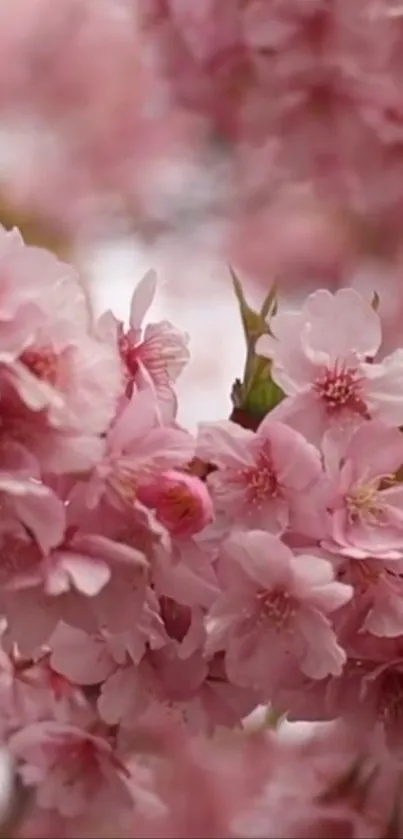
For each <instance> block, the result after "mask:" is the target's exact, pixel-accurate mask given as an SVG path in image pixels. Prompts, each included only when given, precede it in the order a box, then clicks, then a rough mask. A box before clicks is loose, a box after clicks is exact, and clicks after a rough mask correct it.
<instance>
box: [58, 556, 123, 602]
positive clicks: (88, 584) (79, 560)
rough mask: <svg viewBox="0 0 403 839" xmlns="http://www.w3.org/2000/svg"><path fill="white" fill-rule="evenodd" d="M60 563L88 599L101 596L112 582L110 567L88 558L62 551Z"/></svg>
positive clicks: (59, 557) (59, 558)
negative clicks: (97, 595)
mask: <svg viewBox="0 0 403 839" xmlns="http://www.w3.org/2000/svg"><path fill="white" fill-rule="evenodd" d="M58 562H59V564H60V567H61V568H62V569H63V570H64V571H66V573H67V574H68V575H69V577H70V579H71V581H72V583H73V584H74V586H75V588H76V589H77V590H78V591H80V592H81V593H82V594H85V595H87V597H94V596H95V595H96V594H99V592H100V591H101V590H102V589H103V588H104V586H106V584H107V583H108V582H109V580H110V576H111V572H110V569H109V566H108V565H106V563H105V562H101V561H99V560H94V559H90V558H89V557H88V556H84V555H80V554H78V553H77V554H76V553H67V552H64V551H63V552H62V551H60V552H59V553H58Z"/></svg>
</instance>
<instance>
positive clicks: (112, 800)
mask: <svg viewBox="0 0 403 839" xmlns="http://www.w3.org/2000/svg"><path fill="white" fill-rule="evenodd" d="M9 746H10V750H11V753H12V755H13V756H14V758H15V759H16V760H17V765H18V771H19V774H20V775H21V778H22V780H23V782H24V784H26V785H27V786H28V787H32V788H34V789H36V795H37V801H38V804H39V806H40V807H43V808H44V809H56V810H58V811H59V812H60V813H61V815H63V816H65V817H74V816H77V815H78V814H80V813H83V812H84V811H85V810H86V808H87V807H89V806H90V807H91V808H94V809H95V812H96V813H97V816H99V815H100V813H101V812H105V810H106V808H107V807H109V806H110V805H111V804H113V805H114V806H116V803H119V805H120V806H123V807H124V806H126V807H128V808H129V807H130V804H131V796H130V791H129V788H128V785H127V783H125V780H124V779H125V778H127V777H128V775H129V772H128V770H127V769H126V767H125V765H124V763H123V762H122V761H121V760H120V759H119V757H118V756H117V755H116V754H115V753H114V750H113V748H112V746H111V745H110V744H109V743H108V741H107V740H106V739H104V738H102V737H99V736H96V735H93V734H91V733H89V732H86V731H83V730H80V729H79V728H75V727H74V726H72V725H63V724H61V723H56V722H51V721H49V722H48V721H46V722H41V723H35V724H33V725H28V726H26V727H25V728H23V729H21V731H19V732H18V733H17V734H15V735H14V736H13V737H12V738H11V739H10V742H9Z"/></svg>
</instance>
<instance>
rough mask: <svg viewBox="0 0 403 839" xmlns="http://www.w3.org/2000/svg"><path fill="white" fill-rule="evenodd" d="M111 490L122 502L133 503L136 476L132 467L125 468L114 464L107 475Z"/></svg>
mask: <svg viewBox="0 0 403 839" xmlns="http://www.w3.org/2000/svg"><path fill="white" fill-rule="evenodd" d="M108 483H109V486H110V488H111V489H112V491H113V492H114V493H115V495H117V497H118V498H119V500H120V501H123V502H124V504H133V503H134V501H135V499H136V497H137V492H138V477H137V475H136V473H135V472H133V470H132V469H127V468H125V467H123V466H121V465H120V464H119V463H116V464H115V468H114V469H113V470H112V472H111V474H110V475H109V477H108Z"/></svg>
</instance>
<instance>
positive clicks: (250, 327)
mask: <svg viewBox="0 0 403 839" xmlns="http://www.w3.org/2000/svg"><path fill="white" fill-rule="evenodd" d="M230 271H231V277H232V284H233V286H234V291H235V294H236V298H237V300H238V303H239V309H240V312H241V318H242V325H243V330H244V333H245V338H246V342H247V344H248V345H249V343H250V339H254V340H256V338H258V337H259V335H262V334H263V332H264V323H263V321H262V316H261V315H260V314H259V312H255V311H254V310H253V309H252V308H251V307H250V306H249V304H248V303H247V302H246V298H245V295H244V292H243V288H242V284H241V282H240V280H239V279H238V277H237V275H236V273H235V271H234V270H233V269H232V268H230ZM262 326H263V329H262Z"/></svg>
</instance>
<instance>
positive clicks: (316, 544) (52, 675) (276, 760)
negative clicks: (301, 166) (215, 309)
mask: <svg viewBox="0 0 403 839" xmlns="http://www.w3.org/2000/svg"><path fill="white" fill-rule="evenodd" d="M156 285H157V280H156V276H155V274H154V273H153V272H152V271H150V272H149V273H148V274H147V275H146V276H145V277H144V278H143V279H142V280H141V281H140V282H139V283H138V285H137V287H136V288H135V290H134V293H133V297H132V302H131V308H130V313H129V322H128V323H127V324H126V323H123V322H120V321H119V320H118V319H117V318H116V317H115V316H114V314H113V313H112V312H111V311H109V312H106V313H104V314H103V315H102V316H101V317H100V318H97V317H95V315H94V313H93V311H92V308H91V302H90V300H89V299H88V296H87V294H86V293H85V290H84V287H83V286H82V284H81V282H80V278H79V277H78V276H77V274H76V273H75V271H74V270H73V269H72V268H71V267H70V266H68V265H67V264H64V263H62V262H59V261H58V260H57V259H56V257H55V256H53V255H52V254H50V253H48V252H46V251H44V250H41V249H38V248H35V247H28V246H26V245H25V244H24V241H23V239H22V237H21V236H20V234H19V233H18V231H17V230H12V231H11V232H7V231H6V230H4V229H1V230H0V396H1V403H0V505H1V512H2V515H1V522H0V615H1V655H0V740H1V742H2V744H3V746H4V747H5V748H6V749H7V751H8V753H9V755H10V757H11V759H12V761H13V765H14V769H15V776H16V779H17V780H18V784H17V789H18V790H19V791H20V792H19V794H18V795H17V799H16V800H17V806H16V820H17V823H16V824H14V826H13V831H14V832H12V831H11V829H10V827H8V830H6V833H4V835H15V836H20V837H22V838H23V837H27V838H28V837H33V838H34V837H39V836H41V837H42V836H60V837H62V836H69V837H73V836H77V837H78V836H82V835H84V834H85V835H94V836H96V835H101V834H102V835H104V833H103V832H102V831H104V830H106V829H107V828H106V827H105V826H107V825H109V826H110V834H111V835H115V836H116V835H122V836H127V837H128V839H130V837H137V836H152V835H158V836H161V837H163V836H166V837H172V836H195V837H196V836H198V837H213V836H214V837H218V836H222V837H228V836H234V837H242V836H244V837H249V836H252V835H253V836H256V837H264V836H268V835H273V836H274V835H276V836H277V835H281V836H284V837H288V836H296V835H298V836H301V837H306V836H313V835H318V836H319V835H322V832H323V830H325V833H326V835H329V836H330V835H334V836H340V835H349V836H357V837H358V836H361V835H368V836H371V837H380V839H381V837H383V836H386V835H388V836H389V835H391V834H389V833H387V831H388V830H389V829H391V828H390V827H389V826H390V824H392V823H393V824H394V825H395V824H396V825H397V826H396V827H395V828H394V829H395V833H394V834H393V835H398V836H401V835H403V822H402V821H401V817H400V809H399V806H398V805H399V795H400V789H401V760H402V758H403V737H402V735H403V724H402V722H403V713H402V708H403V702H402V697H403V482H402V466H403V433H402V431H401V430H400V429H401V427H402V426H403V349H400V348H395V349H394V350H393V351H392V352H391V353H390V354H385V351H384V349H383V338H382V329H381V321H380V317H379V314H378V312H377V304H378V300H377V297H376V296H375V297H374V299H373V301H372V304H371V303H368V302H366V301H365V299H364V298H362V297H360V295H359V294H358V292H357V291H355V290H354V289H352V288H348V287H346V288H343V289H341V290H339V291H337V292H336V293H334V294H332V293H330V292H329V291H327V290H319V291H316V292H315V293H313V294H312V295H310V296H309V297H308V298H307V299H306V301H305V302H304V304H303V305H302V307H301V308H300V309H299V310H298V311H289V310H288V309H286V308H283V307H282V306H281V303H280V305H279V303H278V301H277V300H276V298H275V295H274V293H271V294H270V295H269V299H268V301H267V302H266V305H265V306H264V307H263V309H262V312H263V315H265V317H263V316H262V317H261V318H259V317H258V316H257V315H256V314H255V315H254V314H253V312H252V311H251V310H250V309H246V305H245V303H244V301H243V298H242V295H241V292H240V288H239V285H238V284H237V283H235V286H236V290H237V294H238V298H239V299H240V300H241V312H242V317H243V322H244V326H246V332H247V334H248V328H249V327H248V323H249V324H250V322H252V321H253V322H254V323H255V325H256V324H257V323H259V329H258V330H257V331H256V330H255V335H254V339H253V342H252V343H250V342H249V345H248V362H247V367H246V373H245V380H244V382H243V383H242V384H241V383H239V382H238V383H237V385H236V386H235V388H234V392H233V399H234V412H233V414H232V417H233V418H232V419H228V420H222V421H219V422H210V423H202V424H200V425H199V427H198V428H197V431H196V432H195V433H194V434H192V433H190V432H189V431H188V430H186V429H185V428H183V427H181V425H180V423H179V421H178V412H177V407H178V406H177V397H176V391H175V385H176V381H177V379H178V376H179V375H180V373H181V371H182V370H183V368H184V366H185V365H186V363H187V361H188V358H189V348H188V337H187V336H186V335H184V334H182V333H181V332H180V331H179V330H178V329H177V328H176V327H175V326H174V325H172V324H171V323H169V322H167V321H162V322H158V323H152V322H147V313H148V310H149V308H150V305H151V303H152V301H153V298H154V295H155V293H156ZM252 316H253V317H252ZM258 336H259V337H258ZM251 371H254V372H253V375H252V373H251ZM256 376H257V378H256ZM258 379H259V387H260V388H262V387H263V390H265V389H266V391H265V392H266V393H268V394H269V395H270V399H269V401H266V404H265V409H264V410H263V411H262V412H261V413H262V414H263V416H260V417H259V419H258V420H256V414H255V415H253V412H251V410H250V406H251V404H252V403H251V394H252V395H253V391H254V390H256V387H257V380H258ZM242 394H243V396H242ZM242 399H243V400H244V401H242ZM245 400H246V401H245ZM248 400H249V401H248ZM270 400H271V402H270ZM248 411H249V421H248V422H242V424H240V420H242V418H243V420H245V417H246V418H247V419H248ZM245 426H248V427H245ZM259 706H264V707H266V708H268V709H271V711H270V714H271V715H273V714H274V713H275V715H276V716H277V717H281V716H288V718H289V720H306V721H321V722H323V723H325V728H324V731H323V733H318V734H317V735H316V734H314V735H313V736H312V738H311V739H310V740H309V741H308V742H305V743H303V744H289V743H286V742H284V741H283V740H282V738H281V726H280V731H279V734H278V735H275V734H272V733H268V732H267V731H263V732H262V733H261V734H253V733H251V734H249V735H248V734H246V733H245V719H246V718H247V717H248V716H249V715H250V714H251V713H252V712H253V711H254V710H256V709H257V708H258V707H259ZM225 730H227V731H228V732H229V733H230V736H229V735H228V736H227V735H226V734H225ZM237 732H238V733H237ZM353 732H354V734H353ZM241 735H242V736H241ZM228 790H230V791H231V793H230V796H229V795H228ZM236 791H239V795H237V794H236ZM290 796H291V797H292V801H293V806H292V810H291V812H289V809H288V808H287V803H286V802H287V800H290ZM364 799H365V801H366V802H367V803H365V806H364ZM357 802H358V803H357ZM360 802H361V803H360ZM368 802H369V803H368ZM396 808H397V809H396ZM11 815H12V816H13V813H12V814H11ZM14 816H15V813H14ZM10 818H11V816H10ZM363 825H366V827H365V830H366V831H367V832H366V833H365V834H363V832H362V831H363V830H364V827H363ZM324 826H325V827H324ZM347 828H348V831H349V832H348V833H345V831H347ZM108 829H109V828H108ZM117 831H118V832H117ZM314 831H316V833H315V832H314Z"/></svg>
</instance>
